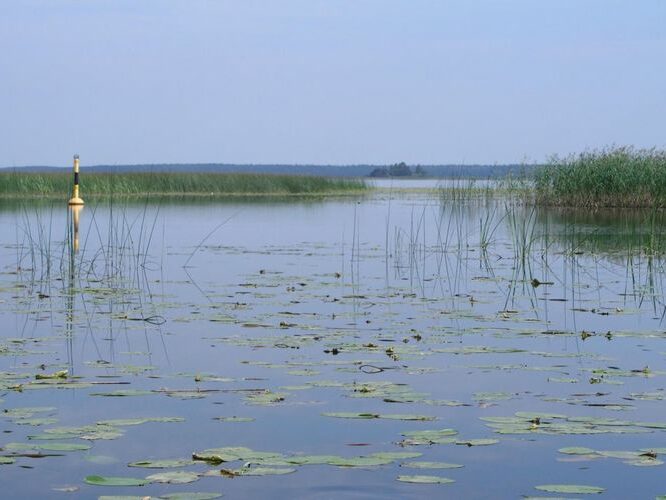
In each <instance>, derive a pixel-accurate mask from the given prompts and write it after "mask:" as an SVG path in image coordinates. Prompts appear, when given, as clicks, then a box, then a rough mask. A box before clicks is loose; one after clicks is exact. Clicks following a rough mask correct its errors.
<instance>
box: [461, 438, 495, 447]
mask: <svg viewBox="0 0 666 500" xmlns="http://www.w3.org/2000/svg"><path fill="white" fill-rule="evenodd" d="M497 443H499V439H459V440H458V441H456V444H459V445H465V446H489V445H491V444H497Z"/></svg>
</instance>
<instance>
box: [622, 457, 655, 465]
mask: <svg viewBox="0 0 666 500" xmlns="http://www.w3.org/2000/svg"><path fill="white" fill-rule="evenodd" d="M623 463H625V464H627V465H633V466H635V467H654V466H657V465H662V464H663V463H664V461H663V460H657V459H655V458H647V457H646V458H637V459H636V460H627V461H625V462H623Z"/></svg>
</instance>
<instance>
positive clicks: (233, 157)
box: [0, 0, 666, 166]
mask: <svg viewBox="0 0 666 500" xmlns="http://www.w3.org/2000/svg"><path fill="white" fill-rule="evenodd" d="M0 47H2V50H1V51H0V110H1V116H2V118H0V165H1V166H14V165H16V166H20V165H36V164H49V165H68V164H69V162H70V159H71V156H72V154H74V153H79V154H80V155H81V158H82V163H83V164H84V165H85V164H98V163H112V164H121V163H162V162H165V163H177V162H195V163H196V162H223V163H326V164H350V163H394V162H398V161H405V162H408V163H411V164H415V163H423V164H434V163H507V162H521V161H527V162H538V161H542V160H544V159H545V158H546V157H548V156H549V155H551V154H567V153H571V152H577V151H581V150H583V149H589V148H598V147H602V146H606V145H610V144H631V145H635V146H637V147H653V146H656V147H660V148H663V147H666V134H664V117H666V66H665V65H664V62H665V61H666V2H664V1H663V0H640V1H636V0H633V1H618V0H557V1H553V0H538V1H535V0H530V1H518V0H514V1H511V0H505V1H500V0H495V1H492V0H485V1H482V0H478V1H474V0H460V1H448V0H328V1H323V0H279V1H278V0H264V1H258V0H236V1H226V0H141V1H138V0H41V1H36V0H3V1H2V2H0Z"/></svg>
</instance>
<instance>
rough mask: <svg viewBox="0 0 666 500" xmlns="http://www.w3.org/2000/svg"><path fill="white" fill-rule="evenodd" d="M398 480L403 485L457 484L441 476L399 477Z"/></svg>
mask: <svg viewBox="0 0 666 500" xmlns="http://www.w3.org/2000/svg"><path fill="white" fill-rule="evenodd" d="M397 480H398V481H400V482H403V483H417V484H450V483H455V481H454V480H453V479H449V478H446V477H439V476H405V475H403V476H398V477H397Z"/></svg>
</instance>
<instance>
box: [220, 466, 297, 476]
mask: <svg viewBox="0 0 666 500" xmlns="http://www.w3.org/2000/svg"><path fill="white" fill-rule="evenodd" d="M292 472H296V469H293V468H276V467H243V468H240V469H234V470H225V469H222V474H223V475H234V476H282V475H284V474H291V473H292Z"/></svg>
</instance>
